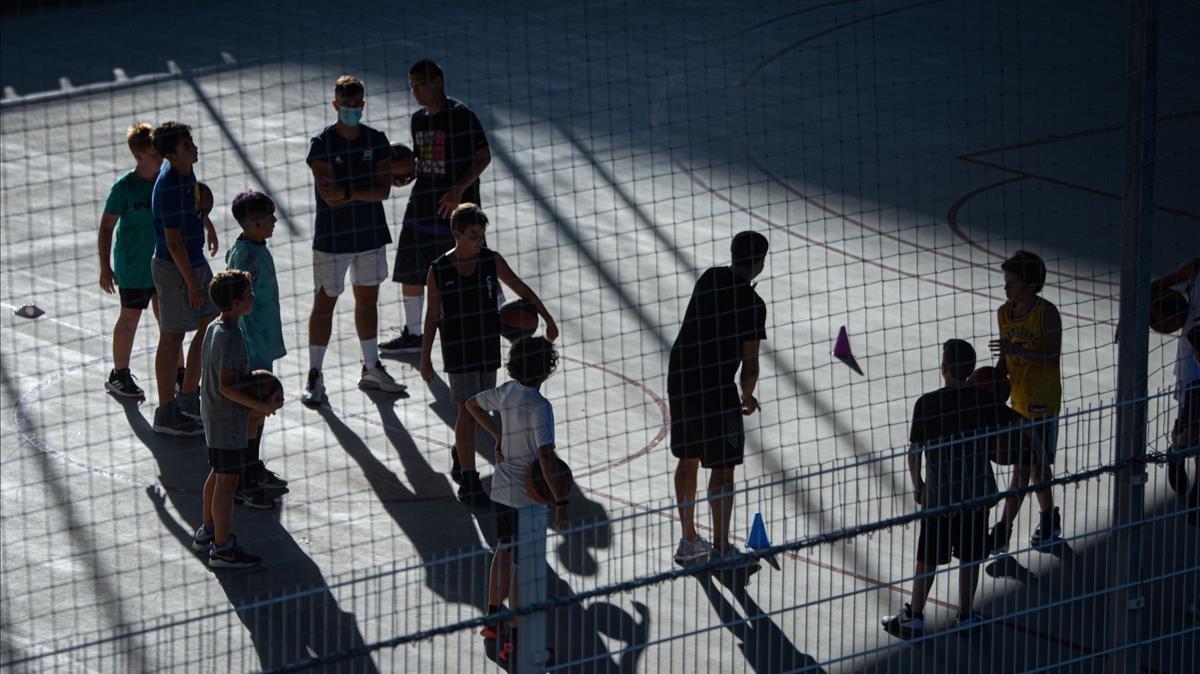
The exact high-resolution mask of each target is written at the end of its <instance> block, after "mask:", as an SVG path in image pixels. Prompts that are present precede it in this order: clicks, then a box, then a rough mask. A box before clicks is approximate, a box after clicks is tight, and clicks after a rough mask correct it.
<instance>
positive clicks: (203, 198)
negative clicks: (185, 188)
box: [196, 183, 213, 215]
mask: <svg viewBox="0 0 1200 674" xmlns="http://www.w3.org/2000/svg"><path fill="white" fill-rule="evenodd" d="M196 193H197V194H199V195H200V196H199V199H198V201H199V203H200V212H201V213H202V214H204V215H208V214H209V213H212V209H213V193H212V190H210V189H208V185H205V184H204V183H196Z"/></svg>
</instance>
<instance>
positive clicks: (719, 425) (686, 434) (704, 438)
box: [670, 395, 746, 468]
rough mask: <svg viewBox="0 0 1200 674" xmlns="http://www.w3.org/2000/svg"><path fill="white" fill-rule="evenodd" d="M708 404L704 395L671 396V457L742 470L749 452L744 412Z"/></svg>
mask: <svg viewBox="0 0 1200 674" xmlns="http://www.w3.org/2000/svg"><path fill="white" fill-rule="evenodd" d="M707 399H709V400H711V396H710V397H708V398H707ZM705 400H706V396H704V395H673V396H670V406H671V454H673V455H674V456H675V458H677V459H700V465H702V466H704V467H705V468H732V467H734V466H740V465H741V464H742V458H743V456H744V455H745V448H746V434H745V432H744V431H743V428H742V410H741V409H740V408H736V407H734V408H726V409H721V408H716V409H714V407H713V404H712V403H711V402H709V403H708V404H705Z"/></svg>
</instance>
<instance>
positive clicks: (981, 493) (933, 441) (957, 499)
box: [883, 339, 1005, 638]
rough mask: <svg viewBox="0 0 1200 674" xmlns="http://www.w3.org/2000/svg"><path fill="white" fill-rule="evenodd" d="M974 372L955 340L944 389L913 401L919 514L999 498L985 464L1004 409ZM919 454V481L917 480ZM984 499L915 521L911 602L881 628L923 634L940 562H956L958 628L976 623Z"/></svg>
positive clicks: (947, 355)
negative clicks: (955, 559)
mask: <svg viewBox="0 0 1200 674" xmlns="http://www.w3.org/2000/svg"><path fill="white" fill-rule="evenodd" d="M974 369H975V349H973V348H971V345H970V344H968V343H967V342H965V341H963V340H961V339H951V340H948V341H947V342H946V343H945V344H943V345H942V359H941V375H942V380H943V381H944V382H945V384H946V385H945V386H944V387H942V388H940V389H938V390H936V391H932V392H930V393H926V394H925V395H923V396H921V397H920V398H918V399H917V404H916V406H915V407H914V409H913V418H912V430H911V432H910V433H909V442H910V443H911V445H910V449H909V453H908V471H909V477H910V478H911V479H912V483H913V490H914V497H915V499H916V501H917V503H918V504H919V505H920V506H921V507H922V508H924V509H926V510H930V509H934V508H944V507H948V506H954V505H957V504H960V503H963V502H967V501H978V500H981V499H988V498H989V497H991V496H994V495H995V494H996V493H997V489H996V478H995V476H993V475H992V466H991V463H990V461H989V452H988V448H989V441H990V439H991V438H989V437H988V432H989V430H990V431H993V432H995V431H998V430H999V429H1001V428H1002V427H1003V426H1004V423H1003V420H1004V419H1005V415H1004V411H1003V409H1002V408H1003V405H1002V404H1001V403H1000V402H999V401H997V400H996V398H995V397H994V396H992V395H991V393H989V392H987V391H984V390H983V389H981V388H979V387H977V386H973V385H971V384H968V383H967V378H968V377H969V376H970V375H971V372H972V371H973V370H974ZM922 455H924V457H925V459H926V462H925V477H924V478H923V479H922V477H921V459H922ZM990 505H991V503H990V501H988V502H980V503H978V504H977V505H975V506H974V507H971V508H969V509H967V510H959V511H952V512H950V513H944V514H935V515H930V516H928V517H925V518H923V519H922V520H921V530H920V532H919V534H918V535H917V563H916V571H915V573H914V574H913V575H914V577H913V589H912V603H911V604H905V606H904V609H903V610H902V611H900V612H899V613H898V614H896V615H894V616H889V617H887V618H885V619H884V620H883V628H884V629H885V630H886V631H887V632H888V633H889V634H893V635H896V636H900V637H904V638H909V637H916V636H920V635H921V634H922V633H924V629H925V623H924V609H925V601H926V599H927V598H928V597H929V591H930V590H931V589H932V588H933V578H934V573H935V572H936V571H937V567H938V565H939V564H947V563H949V562H950V558H951V556H952V555H953V556H955V557H958V559H959V561H960V562H961V565H960V567H959V572H958V591H959V609H958V620H959V626H960V627H963V628H970V627H974V626H976V625H978V623H979V621H980V620H982V618H981V617H980V615H979V614H978V613H975V612H973V611H972V610H971V604H972V599H973V597H974V595H975V583H976V580H977V579H978V576H979V562H980V561H982V560H983V559H985V558H986V557H987V548H988V531H987V524H988V508H989V506H990Z"/></svg>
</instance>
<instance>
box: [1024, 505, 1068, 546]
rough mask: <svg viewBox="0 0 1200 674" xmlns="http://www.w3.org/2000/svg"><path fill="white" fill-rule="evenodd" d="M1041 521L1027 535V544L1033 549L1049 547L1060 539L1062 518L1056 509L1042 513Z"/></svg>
mask: <svg viewBox="0 0 1200 674" xmlns="http://www.w3.org/2000/svg"><path fill="white" fill-rule="evenodd" d="M1041 519H1042V521H1041V522H1039V523H1038V525H1037V528H1036V529H1034V530H1033V533H1032V534H1030V535H1029V544H1030V545H1032V546H1033V547H1035V548H1038V547H1042V546H1046V545H1051V544H1053V543H1056V542H1058V540H1059V539H1061V538H1062V517H1061V516H1060V515H1059V513H1058V508H1055V509H1054V510H1053V511H1051V512H1048V513H1047V512H1043V513H1042V517H1041Z"/></svg>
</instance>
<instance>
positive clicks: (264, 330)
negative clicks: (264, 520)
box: [225, 190, 288, 509]
mask: <svg viewBox="0 0 1200 674" xmlns="http://www.w3.org/2000/svg"><path fill="white" fill-rule="evenodd" d="M232 210H233V219H234V220H236V221H237V223H238V225H240V226H241V228H242V235H241V236H239V237H238V238H237V240H236V241H234V242H233V245H232V246H230V248H229V252H228V253H226V254H225V263H226V266H227V267H228V268H229V269H239V270H241V271H244V272H246V273H248V274H249V275H250V280H251V282H252V284H253V287H254V304H253V306H252V307H251V309H250V313H248V314H246V315H244V316H242V317H241V318H240V319H238V327H240V328H241V330H242V335H243V336H244V337H245V340H246V354H247V361H248V363H249V368H250V371H254V370H266V371H268V372H274V369H275V367H274V363H275V361H276V360H277V359H279V358H283V357H284V356H285V355H286V354H287V348H286V347H284V345H283V322H282V320H281V319H280V316H279V280H278V278H277V277H276V275H275V258H274V257H272V255H271V250H270V249H269V248H267V239H269V238H271V235H272V234H274V233H275V222H276V218H275V202H274V201H271V198H270V197H268V196H267V195H265V194H263V193H262V192H256V191H253V190H247V191H245V192H242V193H240V194H238V195H237V196H236V197H234V198H233V208H232ZM249 435H250V437H249V440H248V442H247V444H246V473H245V474H244V475H243V476H242V480H241V482H240V483H239V485H238V492H237V497H236V498H237V502H238V503H241V504H242V505H245V506H248V507H251V508H259V509H271V508H273V507H274V506H275V499H274V495H275V494H286V493H287V491H288V489H287V481H286V480H283V479H280V477H279V476H278V475H276V474H275V473H274V472H272V471H270V470H267V467H266V466H265V465H264V464H263V462H262V459H261V458H260V455H259V445H260V443H261V441H262V424H261V423H260V424H259V425H258V427H257V428H251V429H250V430H249Z"/></svg>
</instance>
